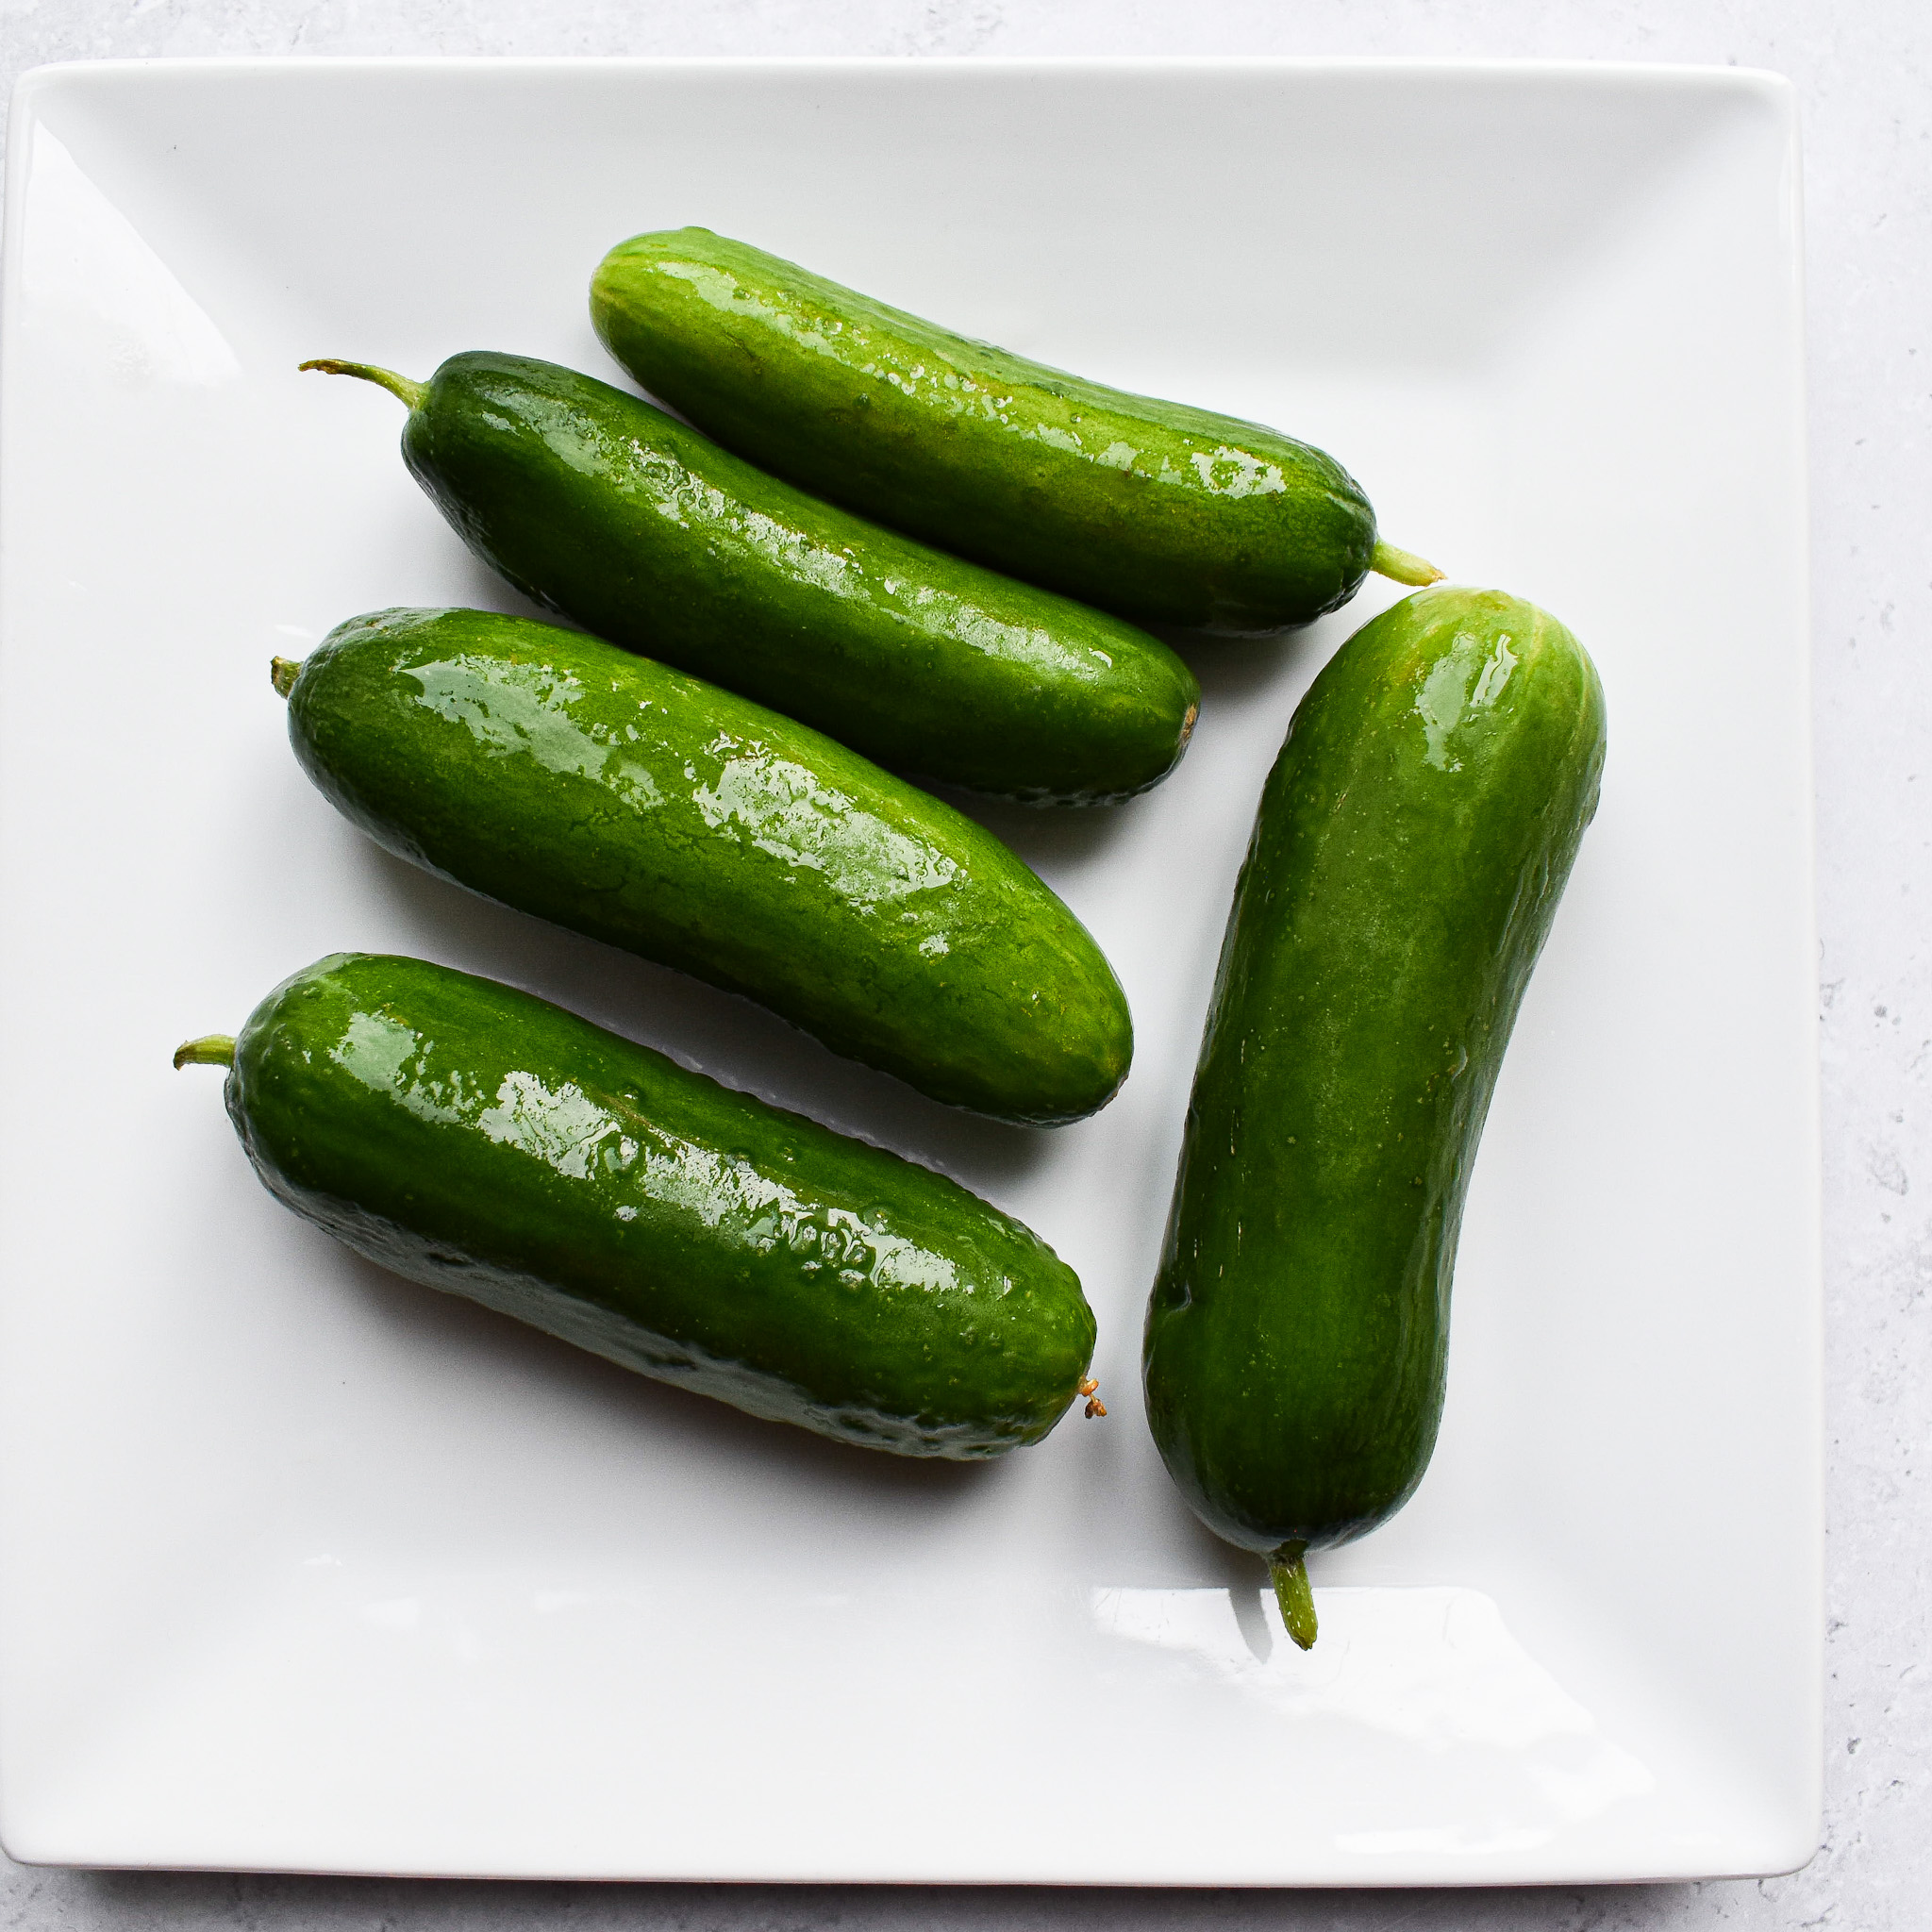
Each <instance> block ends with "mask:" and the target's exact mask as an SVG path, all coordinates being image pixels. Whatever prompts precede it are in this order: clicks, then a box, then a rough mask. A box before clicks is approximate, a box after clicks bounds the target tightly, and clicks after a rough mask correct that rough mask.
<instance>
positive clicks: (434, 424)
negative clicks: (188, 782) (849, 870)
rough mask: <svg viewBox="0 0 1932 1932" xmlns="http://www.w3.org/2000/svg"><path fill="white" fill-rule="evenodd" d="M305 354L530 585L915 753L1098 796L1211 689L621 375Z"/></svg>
mask: <svg viewBox="0 0 1932 1932" xmlns="http://www.w3.org/2000/svg"><path fill="white" fill-rule="evenodd" d="M302 366H303V367H304V368H305V369H323V370H327V371H330V372H332V373H335V374H340V375H359V376H364V377H366V378H368V379H369V380H371V381H374V382H378V383H381V384H382V385H383V386H384V387H385V388H387V389H390V390H391V391H394V393H395V394H396V395H398V396H400V397H401V398H402V399H403V401H404V402H405V403H407V404H408V407H409V417H408V423H407V424H406V425H404V429H403V456H404V458H405V460H406V461H407V462H408V466H409V468H410V469H411V470H412V471H413V472H414V473H415V475H416V478H417V480H418V481H419V482H420V483H421V484H422V485H423V487H424V489H425V490H426V491H428V492H429V494H430V496H431V497H433V498H434V499H435V501H436V504H437V506H438V508H440V509H441V511H442V513H443V515H444V516H445V517H447V518H448V519H449V521H450V523H451V525H454V527H455V528H456V530H457V532H458V535H460V536H461V537H462V539H463V541H465V542H467V543H468V544H469V545H470V547H471V549H473V550H474V551H475V552H476V554H477V555H478V556H479V557H481V558H483V559H484V561H485V562H487V563H489V564H490V565H491V567H492V568H494V569H495V570H497V571H499V572H500V573H501V574H502V575H504V576H505V577H507V578H508V580H509V581H510V582H511V583H512V584H514V585H515V586H516V587H517V589H518V590H520V591H524V592H525V595H527V596H529V597H532V598H534V599H535V600H536V601H537V602H538V603H540V604H543V605H547V606H548V607H549V608H551V609H553V610H558V611H561V612H562V613H563V614H564V615H565V616H567V617H570V618H573V619H575V622H577V623H578V624H581V625H584V627H585V628H586V629H588V630H592V631H595V632H596V633H597V635H598V636H599V637H603V638H608V639H609V640H610V641H612V642H614V643H619V644H622V645H624V646H625V648H626V649H627V650H633V651H641V652H642V653H643V654H644V655H645V656H646V657H650V658H661V659H663V660H664V661H665V662H666V663H670V664H675V665H677V666H678V667H680V668H681V669H683V670H685V671H690V672H693V673H695V674H696V675H698V676H700V677H705V678H708V679H710V680H711V681H712V682H713V683H717V684H722V685H725V686H728V687H729V688H730V689H731V690H733V691H740V692H742V693H743V694H744V695H745V696H747V697H752V698H756V699H758V702H759V703H760V704H765V705H770V706H772V707H773V708H774V709H776V710H780V711H783V712H785V713H786V714H787V715H788V716H789V717H793V718H799V719H802V720H803V721H804V722H805V723H806V724H811V725H814V726H816V727H817V728H818V729H819V730H821V731H824V732H825V733H826V734H827V735H828V736H830V737H833V738H836V739H838V740H840V741H841V742H842V743H845V744H849V745H852V746H853V747H855V748H856V749H857V750H859V751H862V752H864V753H865V755H866V756H867V757H868V758H874V759H876V760H878V762H879V763H881V764H884V765H888V766H891V768H892V769H893V770H895V771H904V772H911V773H915V774H919V775H921V776H924V777H927V778H938V779H943V780H945V781H946V782H947V783H949V784H955V785H963V786H966V787H969V788H971V789H972V790H974V791H989V792H997V793H1001V794H1004V795H1007V796H1009V797H1013V798H1020V799H1024V800H1026V801H1028V802H1029V803H1033V804H1056V803H1059V804H1073V805H1095V804H1101V803H1104V802H1106V801H1107V800H1109V799H1116V798H1122V797H1125V796H1126V795H1127V794H1128V793H1130V792H1135V791H1144V790H1145V789H1146V788H1147V787H1148V786H1150V785H1153V784H1156V783H1157V782H1158V780H1159V779H1161V778H1162V777H1164V776H1165V775H1166V774H1167V773H1168V772H1169V771H1171V770H1172V769H1173V767H1174V763H1175V761H1176V760H1177V759H1178V758H1180V755H1181V753H1182V751H1183V750H1184V749H1185V747H1186V745H1187V741H1188V734H1189V733H1190V732H1191V730H1192V729H1193V724H1194V714H1195V709H1196V707H1197V705H1198V702H1199V699H1200V694H1201V693H1200V687H1199V686H1198V685H1197V684H1196V683H1195V681H1194V675H1193V674H1192V672H1191V671H1190V670H1189V669H1188V667H1187V666H1186V665H1185V664H1183V663H1182V662H1181V660H1180V659H1179V658H1177V657H1175V656H1174V653H1173V652H1172V651H1170V650H1169V649H1168V647H1167V646H1166V645H1165V644H1163V643H1161V642H1159V641H1158V640H1157V639H1155V638H1151V637H1149V636H1148V635H1147V634H1146V632H1144V631H1141V630H1137V629H1135V628H1134V627H1133V626H1132V625H1127V624H1123V623H1122V622H1121V621H1120V620H1119V619H1117V618H1113V617H1108V616H1104V615H1103V614H1102V613H1101V612H1099V611H1097V610H1090V609H1086V608H1083V607H1081V606H1080V605H1077V604H1074V603H1070V602H1069V601H1068V600H1067V599H1066V598H1064V597H1058V596H1055V595H1054V594H1053V593H1052V592H1050V591H1042V590H1040V589H1037V588H1036V587H1034V586H1032V585H1030V584H1020V583H1014V582H1013V581H1011V580H1010V579H1009V578H1006V577H1002V576H997V575H994V574H993V573H992V572H991V571H987V570H982V569H980V568H978V567H977V566H976V565H974V564H970V563H963V562H961V561H960V560H959V559H958V558H956V557H942V556H941V555H940V554H939V553H938V552H937V551H933V550H929V549H927V548H926V547H925V546H924V544H922V543H915V542H913V541H910V540H908V538H906V537H903V536H900V535H898V534H896V533H895V532H893V531H891V530H883V529H880V528H878V527H877V526H876V525H873V524H868V523H865V522H863V521H861V520H860V519H859V518H858V517H856V516H853V515H851V514H850V513H849V512H848V511H845V510H842V509H838V508H833V507H832V506H831V505H830V504H825V503H820V502H818V501H817V500H815V499H814V498H812V497H809V496H807V495H805V494H804V493H803V492H802V491H797V490H794V489H793V488H791V485H790V484H788V483H781V482H779V481H777V480H775V479H774V478H773V477H771V476H768V475H764V474H763V473H762V472H761V471H758V470H756V469H754V468H753V467H752V466H751V464H749V463H747V462H743V461H741V460H740V458H737V457H735V456H732V455H731V454H729V453H728V452H727V451H725V450H723V449H720V448H719V447H718V445H717V444H716V443H714V442H712V441H709V440H708V438H706V437H704V436H701V435H699V434H698V432H697V431H696V430H694V429H691V428H689V427H688V426H687V425H684V424H682V423H679V422H676V421H675V420H674V419H673V418H672V417H670V416H667V415H666V414H665V413H664V412H663V411H662V410H661V409H656V408H652V407H651V405H650V404H649V403H647V402H644V401H643V400H641V398H640V397H638V396H634V395H630V394H628V393H626V392H625V391H622V390H617V389H612V388H611V387H610V385H609V384H608V383H604V382H598V381H596V380H595V379H594V378H592V377H591V376H588V375H577V374H576V373H575V371H573V370H569V369H559V368H558V367H557V365H556V364H554V363H550V362H537V361H532V360H530V359H529V358H527V357H522V356H493V355H480V354H479V355H466V356H454V357H452V358H450V359H449V360H448V361H447V362H445V363H444V364H443V365H442V366H441V368H440V369H439V370H438V371H437V372H436V374H435V375H433V376H432V377H431V378H430V379H429V381H427V382H426V383H417V382H410V381H408V380H406V379H405V378H404V377H402V376H399V375H392V374H391V373H390V372H389V371H387V370H382V369H375V368H372V367H370V366H369V365H368V364H366V363H359V362H334V361H325V362H305V363H304V364H303V365H302Z"/></svg>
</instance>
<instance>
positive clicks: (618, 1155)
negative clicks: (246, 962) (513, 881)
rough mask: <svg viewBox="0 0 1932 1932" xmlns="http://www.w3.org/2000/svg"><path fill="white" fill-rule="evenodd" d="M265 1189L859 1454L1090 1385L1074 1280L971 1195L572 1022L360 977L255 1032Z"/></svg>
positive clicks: (449, 1281) (965, 1439)
mask: <svg viewBox="0 0 1932 1932" xmlns="http://www.w3.org/2000/svg"><path fill="white" fill-rule="evenodd" d="M191 1064H216V1065H225V1066H227V1067H229V1069H230V1071H229V1074H228V1077H227V1084H226V1100H227V1108H228V1112H229V1115H230V1117H231V1118H232V1120H233V1121H234V1124H235V1128H236V1131H237V1133H238V1134H239V1135H240V1136H241V1139H242V1145H243V1147H244V1148H245V1149H246V1150H247V1153H248V1158H249V1159H250V1160H251V1161H252V1162H253V1163H254V1166H255V1169H256V1172H257V1174H258V1175H259V1176H260V1178H261V1180H262V1182H263V1184H264V1185H265V1186H266V1187H267V1188H268V1189H269V1191H271V1192H272V1193H274V1194H275V1196H276V1197H277V1198H278V1199H279V1200H281V1201H282V1202H283V1203H284V1204H285V1205H287V1206H288V1207H290V1208H293V1209H294V1211H295V1212H296V1213H298V1214H300V1215H302V1216H303V1217H304V1218H305V1219H307V1220H308V1221H310V1222H313V1223H314V1224H316V1225H318V1226H320V1227H323V1228H325V1229H326V1230H327V1231H328V1232H329V1233H330V1234H332V1235H334V1236H335V1237H336V1239H337V1240H339V1241H342V1242H344V1243H346V1244H347V1245H348V1246H349V1247H351V1248H353V1249H355V1250H356V1252H357V1253H358V1254H360V1255H363V1256H366V1257H368V1258H369V1259H370V1260H372V1261H375V1262H377V1263H379V1264H380V1265H381V1266H383V1267H385V1268H389V1269H391V1270H393V1271H394V1272H395V1273H396V1274H403V1275H407V1276H408V1278H409V1279H411V1280H414V1281H420V1282H423V1283H425V1284H426V1285H427V1286H429V1287H431V1288H436V1289H441V1290H444V1291H448V1292H450V1293H453V1294H459V1295H463V1296H466V1297H467V1298H468V1299H470V1300H472V1301H475V1302H480V1303H481V1304H482V1305H483V1306H484V1307H491V1308H495V1309H497V1310H499V1311H500V1312H501V1313H504V1314H507V1315H512V1316H514V1317H516V1318H517V1319H518V1320H519V1321H523V1322H527V1323H529V1324H532V1325H533V1326H535V1327H538V1328H541V1329H544V1330H546V1331H547V1332H548V1333H550V1334H552V1335H556V1336H558V1337H560V1338H561V1339H562V1340H564V1341H570V1342H574V1343H575V1344H576V1345H577V1346H578V1347H580V1348H585V1349H589V1350H590V1351H591V1353H593V1354H595V1355H599V1356H603V1357H606V1358H607V1359H608V1360H610V1361H614V1362H617V1363H619V1364H621V1365H622V1366H623V1367H625V1368H627V1369H634V1370H636V1371H638V1372H639V1373H640V1374H645V1375H650V1376H654V1377H656V1378H657V1379H658V1380H660V1381H664V1382H671V1383H675V1384H676V1385H677V1386H678V1387H680V1388H685V1389H690V1390H692V1391H696V1392H697V1393H700V1394H704V1395H710V1396H715V1397H716V1398H717V1399H718V1400H720V1401H723V1402H728V1403H730V1404H732V1405H733V1407H738V1408H741V1409H744V1410H747V1411H749V1412H750V1413H751V1414H753V1415H757V1416H764V1417H768V1418H771V1419H773V1420H775V1421H780V1422H788V1423H795V1424H798V1425H799V1426H801V1427H803V1428H808V1429H811V1430H814V1431H816V1432H817V1433H819V1434H821V1435H824V1436H831V1437H834V1438H836V1439H837V1440H839V1441H843V1442H849V1443H852V1444H854V1445H856V1446H858V1447H862V1448H869V1449H883V1450H888V1451H891V1453H893V1454H895V1455H900V1456H918V1457H948V1458H952V1459H955V1460H980V1459H984V1458H986V1457H993V1456H999V1455H1003V1454H1005V1453H1006V1452H1007V1451H1008V1450H1010V1449H1013V1448H1017V1447H1020V1446H1022V1445H1024V1444H1026V1443H1030V1442H1037V1441H1040V1440H1041V1438H1042V1437H1043V1436H1045V1435H1046V1434H1047V1432H1048V1431H1049V1430H1050V1429H1051V1428H1052V1427H1053V1426H1054V1424H1056V1423H1057V1422H1058V1420H1059V1419H1060V1417H1061V1416H1062V1415H1064V1414H1065V1413H1066V1411H1067V1409H1068V1407H1070V1406H1071V1405H1072V1404H1073V1402H1074V1400H1075V1399H1076V1397H1077V1396H1078V1395H1079V1394H1081V1393H1082V1392H1083V1384H1084V1383H1085V1382H1086V1377H1087V1366H1088V1362H1089V1360H1090V1358H1091V1355H1092V1351H1093V1336H1094V1324H1093V1315H1092V1311H1091V1309H1090V1308H1089V1307H1088V1306H1087V1301H1086V1298H1085V1296H1084V1295H1083V1294H1082V1293H1081V1291H1080V1284H1079V1281H1078V1279H1077V1278H1076V1277H1075V1275H1074V1272H1073V1270H1072V1269H1070V1268H1069V1267H1067V1266H1066V1264H1065V1263H1064V1262H1062V1261H1061V1260H1059V1259H1058V1257H1056V1256H1055V1255H1054V1253H1053V1251H1052V1250H1051V1249H1050V1248H1048V1247H1047V1246H1046V1245H1045V1243H1044V1242H1042V1241H1040V1240H1039V1239H1038V1237H1037V1236H1035V1235H1033V1234H1032V1233H1031V1232H1029V1231H1028V1230H1027V1229H1026V1228H1024V1226H1022V1225H1021V1224H1020V1223H1018V1222H1017V1221H1014V1220H1012V1219H1011V1218H1010V1217H1009V1216H1008V1215H1005V1214H1002V1213H1000V1212H999V1211H998V1210H997V1209H996V1208H991V1207H989V1206H988V1205H987V1204H986V1203H985V1202H984V1201H981V1200H979V1199H978V1198H976V1197H975V1196H974V1195H973V1194H970V1193H968V1192H967V1191H966V1190H965V1189H963V1188H961V1187H959V1186H958V1185H956V1184H955V1183H954V1182H952V1181H949V1180H947V1179H945V1178H944V1177H943V1176H941V1175H940V1174H933V1173H931V1172H929V1171H928V1170H927V1169H925V1168H923V1167H918V1166H915V1165H914V1164H913V1163H912V1162H910V1161H907V1160H902V1159H900V1158H898V1157H897V1156H896V1155H892V1154H888V1153H886V1152H884V1151H882V1150H881V1149H879V1148H876V1147H869V1146H867V1145H865V1144H864V1143H863V1142H861V1141H852V1140H848V1139H846V1138H845V1137H844V1136H842V1135H840V1134H835V1133H833V1132H831V1131H830V1129H828V1128H825V1127H823V1126H820V1125H818V1124H816V1123H815V1122H812V1121H809V1120H807V1119H805V1118H803V1117H802V1116H800V1115H798V1114H793V1113H787V1112H783V1111H781V1110H780V1109H779V1108H774V1107H768V1106H766V1105H765V1104H764V1103H763V1102H761V1101H758V1100H755V1099H753V1098H752V1097H751V1096H750V1095H748V1094H744V1093H737V1092H733V1091H731V1090H729V1089H728V1088H724V1087H721V1086H719V1085H718V1084H717V1083H716V1082H715V1081H712V1080H708V1079H707V1078H705V1077H704V1076H703V1075H702V1074H694V1073H691V1072H690V1071H688V1070H687V1069H685V1068H683V1067H680V1066H679V1065H677V1064H676V1062H675V1061H674V1060H671V1059H668V1058H665V1057H664V1056H663V1055H662V1054H659V1053H655V1052H653V1051H651V1049H649V1048H648V1047H643V1046H639V1045H637V1044H635V1043H634V1042H632V1041H627V1040H625V1039H622V1038H620V1037H619V1036H618V1035H616V1034H612V1033H608V1032H606V1031H604V1030H603V1029H602V1028H601V1027H597V1026H593V1025H591V1024H590V1023H589V1022H588V1021H586V1020H581V1019H578V1018H577V1017H576V1016H575V1015H574V1014H571V1013H568V1012H565V1011H564V1010H562V1009H561V1008H558V1007H554V1006H551V1005H549V1004H548V1003H547V1002H545V1001H542V1000H540V999H536V998H533V997H532V996H531V995H530V994H528V993H525V992H519V991H514V990H513V989H511V988H509V987H507V986H500V985H498V984H496V983H495V982H494V981H491V980H488V979H480V978H476V977H475V976H473V975H471V974H465V973H458V972H455V971H452V970H451V969H450V968H448V967H444V966H436V965H431V964H429V963H427V962H426V961H424V960H421V959H409V958H396V957H392V956H381V955H372V954H355V953H348V954H336V955H334V956H332V957H331V958H325V959H322V960H318V961H317V962H316V963H315V964H314V965H312V966H310V967H308V968H306V969H305V970H304V971H302V972H300V973H297V974H294V975H293V976H292V977H291V978H289V979H287V980H285V981H284V982H283V983H282V984H281V985H280V986H278V987H277V988H275V991H273V992H271V993H270V994H269V996H268V997H267V998H266V999H265V1000H263V1001H262V1003H261V1004H260V1005H259V1006H258V1008H256V1009H255V1011H254V1012H253V1013H252V1014H250V1015H249V1017H248V1020H247V1022H246V1024H244V1025H243V1026H242V1030H241V1032H240V1034H239V1035H237V1036H236V1037H235V1038H234V1039H232V1040H230V1039H225V1038H224V1037H223V1036H221V1035H211V1036H208V1037H205V1038H203V1039H200V1040H194V1041H189V1042H187V1044H185V1045H184V1046H183V1047H182V1048H181V1049H180V1050H179V1051H178V1052H177V1053H176V1055H175V1065H176V1066H177V1067H178V1066H184V1065H191Z"/></svg>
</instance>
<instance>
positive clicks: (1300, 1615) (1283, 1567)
mask: <svg viewBox="0 0 1932 1932" xmlns="http://www.w3.org/2000/svg"><path fill="white" fill-rule="evenodd" d="M1307 1547H1308V1546H1307V1543H1283V1544H1282V1546H1281V1547H1280V1548H1279V1549H1278V1550H1276V1551H1275V1553H1274V1555H1273V1556H1272V1557H1269V1558H1268V1576H1269V1580H1270V1581H1271V1582H1272V1583H1273V1584H1274V1601H1275V1604H1276V1606H1277V1607H1279V1609H1280V1611H1281V1622H1282V1625H1283V1627H1284V1628H1285V1629H1286V1630H1287V1631H1288V1634H1289V1635H1290V1636H1291V1637H1292V1638H1293V1639H1294V1641H1296V1642H1297V1643H1298V1644H1299V1645H1300V1646H1301V1647H1302V1649H1304V1650H1312V1649H1313V1648H1314V1644H1315V1592H1314V1591H1312V1590H1310V1589H1309V1588H1308V1566H1307V1564H1306V1563H1304V1562H1303V1561H1302V1556H1303V1553H1304V1552H1305V1551H1306V1550H1307Z"/></svg>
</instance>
